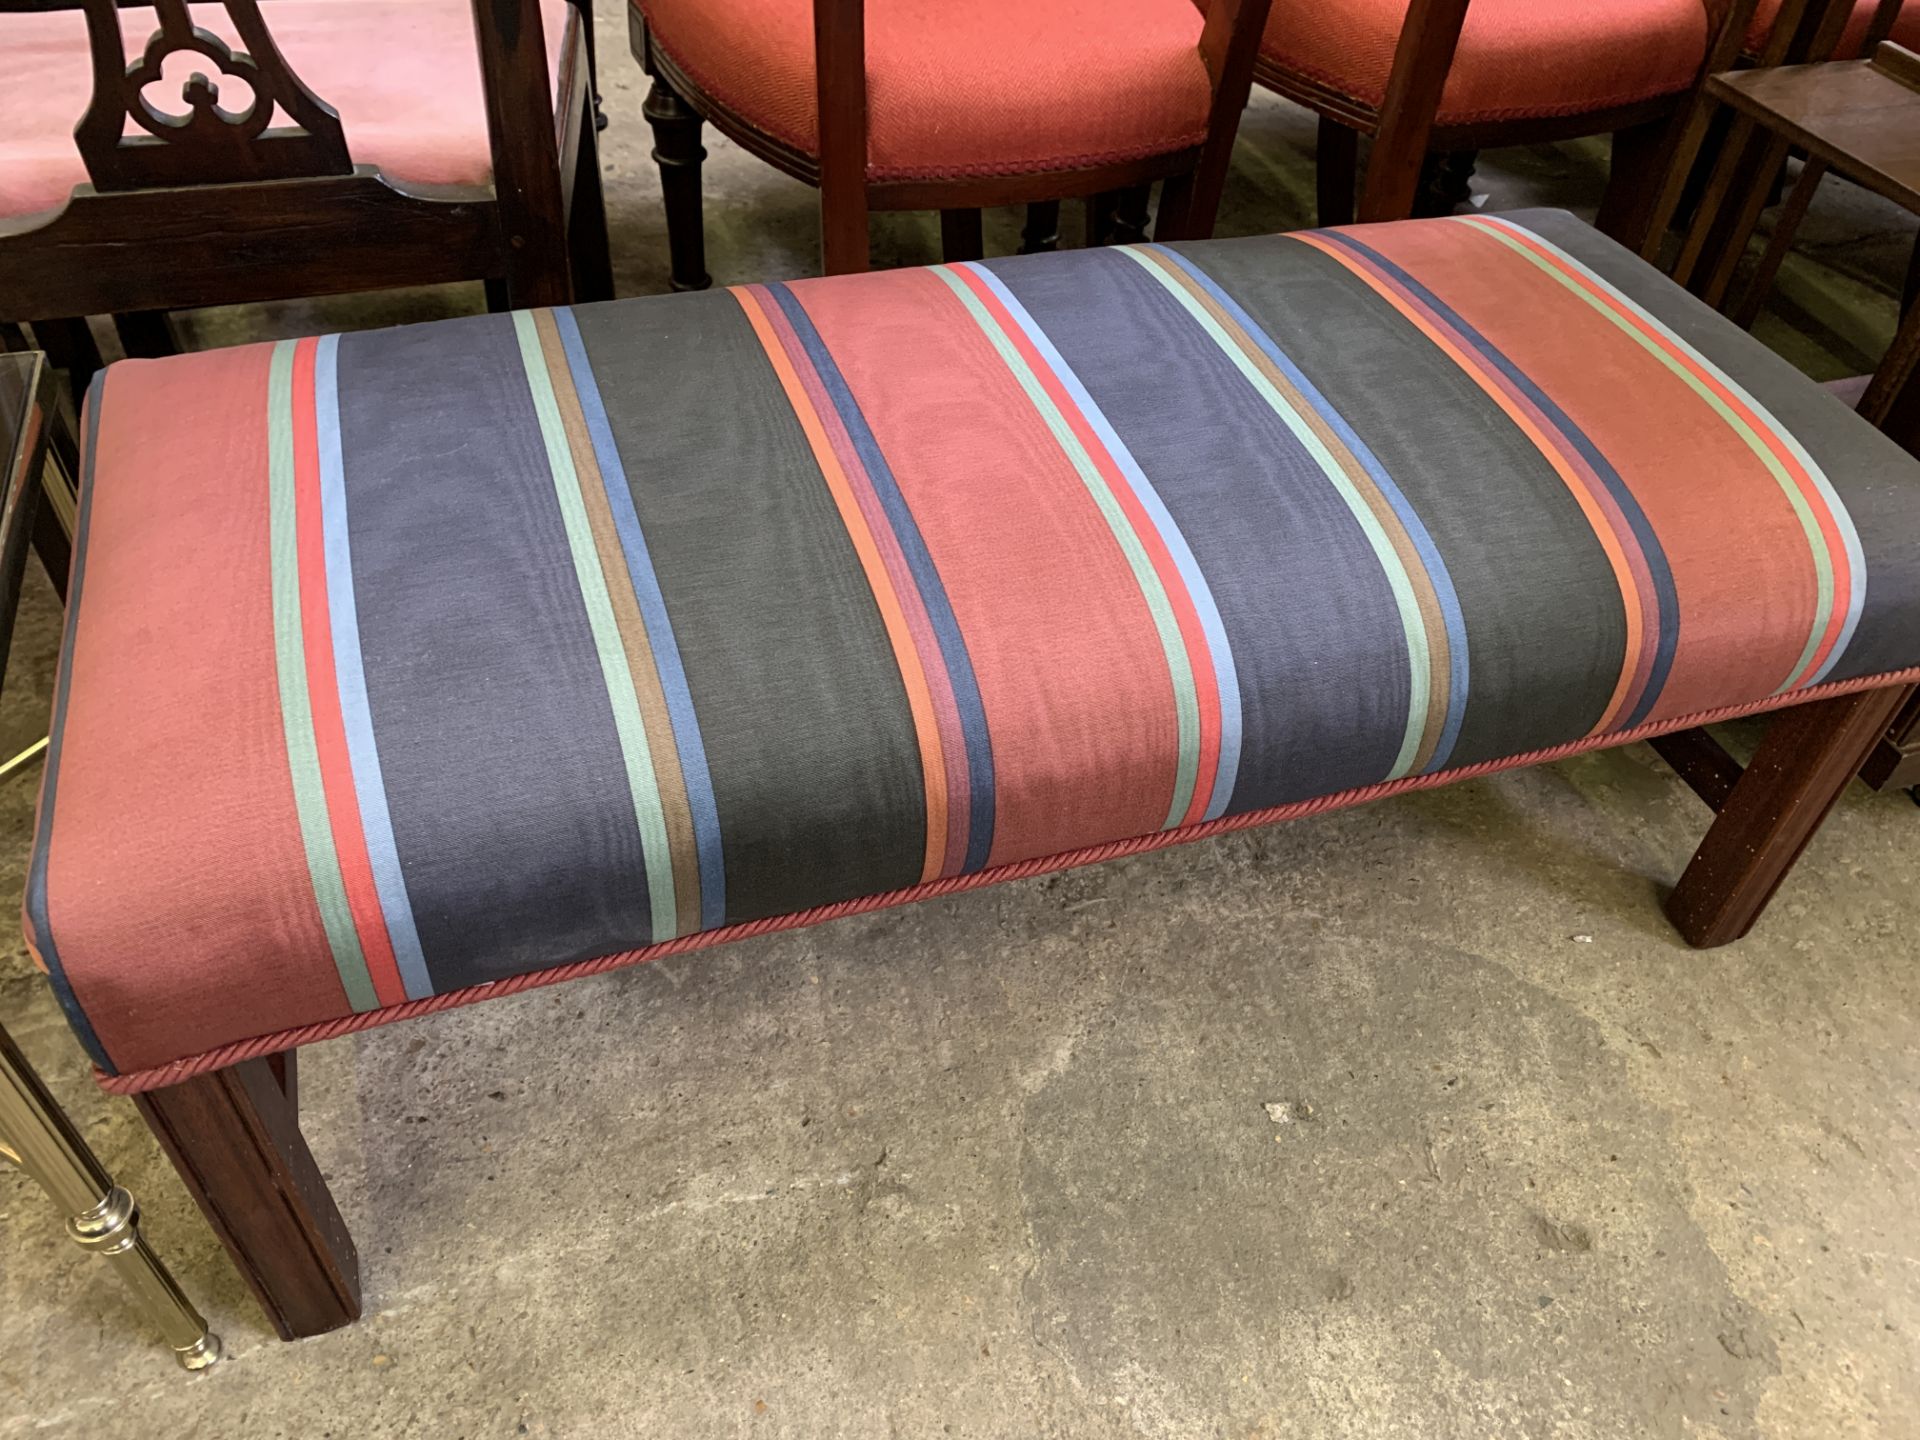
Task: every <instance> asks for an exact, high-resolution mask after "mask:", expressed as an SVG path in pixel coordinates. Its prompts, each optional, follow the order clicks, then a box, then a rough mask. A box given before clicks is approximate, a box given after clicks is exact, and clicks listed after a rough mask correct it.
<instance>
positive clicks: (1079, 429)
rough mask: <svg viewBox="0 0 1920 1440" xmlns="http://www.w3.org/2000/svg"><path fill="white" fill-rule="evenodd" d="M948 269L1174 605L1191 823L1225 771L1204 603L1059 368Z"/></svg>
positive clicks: (973, 280)
mask: <svg viewBox="0 0 1920 1440" xmlns="http://www.w3.org/2000/svg"><path fill="white" fill-rule="evenodd" d="M947 268H948V269H949V270H950V271H951V272H952V273H953V274H955V275H957V276H958V277H959V278H960V279H961V281H962V282H964V283H965V285H966V287H967V289H968V290H970V291H972V292H973V294H974V296H975V298H976V299H978V300H979V301H980V303H981V305H982V306H983V307H984V308H985V309H986V311H987V313H988V314H989V315H991V316H993V318H994V322H995V323H996V324H998V325H999V327H1000V329H1001V332H1002V333H1003V334H1005V335H1006V337H1007V338H1008V340H1010V341H1011V342H1012V343H1013V346H1014V349H1015V350H1017V351H1018V352H1019V354H1020V358H1021V359H1023V360H1025V361H1026V362H1027V366H1028V368H1029V369H1031V370H1032V371H1033V373H1034V375H1035V376H1036V377H1038V379H1039V381H1040V385H1041V388H1042V389H1043V390H1045V391H1046V392H1047V398H1048V399H1050V400H1052V401H1053V404H1054V408H1055V409H1057V410H1058V411H1059V412H1060V414H1061V415H1062V416H1063V417H1065V419H1066V422H1067V428H1068V429H1070V430H1071V431H1072V432H1073V435H1074V438H1075V439H1077V440H1078V441H1079V442H1080V445H1081V448H1082V449H1084V450H1085V451H1086V452H1087V454H1088V456H1089V457H1090V458H1091V459H1092V460H1093V465H1094V469H1096V470H1097V471H1099V472H1100V479H1101V480H1102V482H1103V483H1105V485H1106V487H1107V491H1108V493H1109V494H1111V495H1112V496H1113V498H1114V499H1115V500H1116V501H1118V502H1119V505H1120V509H1121V512H1122V513H1123V514H1125V516H1126V517H1127V524H1128V525H1130V526H1131V527H1132V528H1133V533H1134V535H1135V536H1136V537H1137V538H1138V539H1139V541H1140V544H1141V547H1142V548H1143V549H1144V550H1145V551H1146V552H1147V559H1148V562H1149V563H1150V564H1151V565H1152V566H1153V573H1154V574H1155V575H1157V576H1159V578H1160V587H1161V589H1162V590H1164V591H1165V592H1166V596H1167V599H1168V601H1169V602H1171V604H1172V607H1173V615H1174V622H1175V624H1176V625H1177V626H1178V627H1179V630H1180V643H1181V646H1182V648H1183V649H1185V651H1186V654H1187V664H1188V666H1189V667H1190V669H1191V670H1192V672H1193V684H1194V691H1195V695H1196V698H1197V700H1198V702H1199V711H1200V766H1199V771H1198V774H1197V776H1196V778H1195V781H1194V787H1193V798H1192V799H1191V800H1190V801H1189V802H1188V804H1187V808H1186V810H1185V811H1184V812H1183V813H1182V815H1181V823H1182V824H1191V823H1193V822H1194V821H1196V820H1198V819H1200V817H1201V816H1203V815H1205V814H1206V813H1207V803H1208V801H1209V800H1210V799H1211V798H1212V796H1213V782H1214V778H1215V776H1217V775H1218V774H1219V772H1220V681H1219V678H1218V677H1217V676H1216V675H1215V674H1214V669H1213V651H1212V649H1211V648H1210V647H1209V646H1208V644H1207V632H1206V629H1205V627H1204V626H1202V625H1201V623H1200V611H1199V607H1197V606H1196V605H1195V604H1194V603H1193V596H1192V595H1191V594H1189V593H1188V591H1187V585H1186V581H1185V580H1184V579H1183V578H1182V577H1181V574H1180V567H1179V566H1178V565H1176V564H1174V560H1173V554H1172V552H1171V551H1169V550H1168V549H1167V542H1166V538H1165V537H1164V536H1162V535H1161V533H1160V528H1159V526H1157V525H1155V524H1154V522H1153V517H1152V516H1151V515H1149V514H1147V511H1146V508H1145V507H1144V506H1143V505H1141V503H1140V497H1139V496H1137V495H1136V494H1134V491H1133V486H1132V485H1131V484H1129V483H1128V481H1127V477H1126V476H1125V475H1123V474H1121V473H1120V467H1119V465H1117V464H1116V463H1115V462H1114V458H1113V456H1112V454H1110V453H1109V452H1108V450H1107V447H1106V444H1105V443H1104V442H1103V441H1102V440H1101V439H1100V437H1099V435H1098V434H1096V433H1095V431H1094V428H1093V426H1092V425H1091V424H1090V423H1088V420H1087V417H1086V416H1085V415H1084V414H1083V413H1081V410H1080V406H1079V403H1078V402H1077V401H1076V400H1075V399H1074V398H1073V396H1072V395H1071V394H1069V393H1068V392H1067V387H1066V386H1065V385H1063V384H1062V383H1061V382H1060V377H1059V376H1058V375H1057V374H1055V373H1054V370H1053V367H1052V366H1051V365H1050V364H1048V363H1047V360H1046V357H1044V356H1043V355H1041V353H1040V351H1039V350H1038V349H1037V348H1036V347H1035V346H1034V343H1033V341H1032V340H1030V339H1029V338H1028V337H1027V333H1026V331H1025V329H1024V328H1023V327H1022V326H1021V325H1020V323H1019V322H1018V321H1017V320H1015V319H1014V318H1013V316H1012V315H1010V314H1009V313H1008V312H1007V307H1006V305H1005V304H1004V303H1002V301H1001V299H1000V297H999V296H998V295H996V294H995V293H994V292H993V290H992V288H991V287H989V286H988V285H987V284H986V283H985V282H984V281H982V280H981V279H980V277H979V276H978V275H976V274H975V273H974V272H973V270H972V269H971V268H970V267H968V266H965V265H953V266H949V267H947Z"/></svg>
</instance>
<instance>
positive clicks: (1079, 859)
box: [94, 665, 1920, 1095]
mask: <svg viewBox="0 0 1920 1440" xmlns="http://www.w3.org/2000/svg"><path fill="white" fill-rule="evenodd" d="M1917 681H1920V665H1916V666H1912V667H1910V668H1908V669H1905V670H1892V671H1888V672H1886V673H1885V674H1881V675H1869V676H1866V677H1864V678H1861V679H1856V680H1836V681H1830V682H1828V683H1827V684H1824V685H1814V686H1810V687H1808V688H1807V689H1805V690H1800V691H1796V692H1795V693H1794V695H1793V697H1792V698H1791V699H1789V700H1785V701H1782V700H1780V699H1779V698H1778V697H1775V696H1769V697H1768V698H1767V699H1765V700H1755V701H1750V702H1748V703H1747V704H1744V705H1723V706H1721V707H1720V708H1719V709H1716V710H1700V711H1696V712H1695V713H1694V714H1691V715H1682V716H1680V717H1678V718H1676V719H1672V720H1650V721H1647V722H1645V723H1644V724H1640V725H1636V726H1634V727H1633V728H1632V729H1629V730H1618V731H1614V732H1611V733H1609V734H1606V735H1599V736H1588V737H1586V738H1585V739H1581V740H1570V741H1568V742H1566V743H1565V744H1562V745H1550V746H1547V747H1546V748H1545V749H1542V750H1529V751H1527V752H1525V753H1524V754H1520V755H1512V756H1508V757H1507V758H1506V759H1504V760H1482V761H1480V762H1479V763H1477V764H1474V765H1462V766H1460V767H1458V768H1457V769H1451V770H1438V771H1434V772H1433V773H1431V774H1426V775H1409V776H1406V777H1404V778H1403V779H1399V780H1386V781H1381V782H1379V783H1377V784H1373V785H1362V786H1359V787H1357V788H1355V789H1351V790H1341V791H1337V792H1335V793H1334V794H1331V795H1322V796H1319V797H1318V798H1316V799H1312V800H1296V801H1294V802H1292V803H1291V804H1287V805H1273V806H1269V807H1268V808H1267V809H1265V810H1249V811H1247V812H1245V813H1244V814H1240V815H1223V816H1221V817H1220V818H1219V819H1217V820H1206V821H1202V822H1200V823H1199V824H1196V825H1182V826H1179V827H1178V828H1176V829H1172V830H1160V831H1156V832H1155V833H1153V834H1151V835H1138V836H1135V837H1134V838H1133V839H1131V840H1109V841H1108V842H1107V843H1106V844H1104V845H1089V846H1086V847H1085V848H1083V849H1079V850H1065V851H1062V852H1061V853H1060V854H1058V855H1043V856H1039V857H1038V858H1036V859H1032V860H1020V861H1016V862H1014V863H1013V864H1011V865H998V866H995V867H994V868H992V869H990V870H977V871H974V872H973V873H972V874H969V875H952V876H948V877H946V878H944V879H940V880H928V881H925V882H923V883H921V884H918V885H909V886H907V887H906V888H905V889H902V890H888V891H885V892H883V893H881V894H878V895H865V896H861V897H860V898H859V899H855V900H840V901H836V902H835V903H833V904H831V905H816V906H814V907H813V908H812V909H811V910H798V911H795V912H794V913H793V914H791V915H770V916H768V917H766V918H765V919H762V920H747V921H743V922H742V923H740V924H738V925H725V926H722V927H721V928H720V929H718V930H703V931H699V932H697V933H695V934H692V935H682V936H680V937H678V938H677V939H673V940H666V941H663V942H661V943H660V944H658V945H647V946H643V947H642V948H640V949H638V950H622V951H619V952H617V953H616V954H612V955H602V956H600V957H598V958H597V959H593V960H576V961H574V962H572V963H571V964H568V965H556V966H554V967H553V968H552V969H550V970H536V971H533V972H532V973H530V974H526V975H515V976H511V977H509V978H508V979H505V980H492V981H489V982H487V983H486V984H484V985H471V986H468V987H466V988H464V989H460V990H449V991H447V992H446V993H445V994H444V995H428V996H425V997H423V998H421V999H419V1000H408V1001H405V1002H403V1003H402V1004H399V1005H389V1006H386V1007H384V1008H382V1009H379V1010H366V1011H363V1012H361V1013H360V1014H358V1015H343V1016H340V1017H339V1018H338V1019H334V1020H321V1021H317V1022H315V1023H314V1024H311V1025H297V1026H295V1027H293V1028H292V1029H288V1030H276V1031H274V1032H273V1033H272V1034H269V1035H256V1036H254V1037H253V1038H252V1039H250V1040H236V1041H233V1042H232V1043H231V1044H227V1045H219V1046H215V1047H214V1048H213V1049H211V1050H205V1051H202V1052H201V1053H200V1054H198V1055H189V1056H186V1057H185V1058H183V1059H180V1060H170V1061H168V1062H167V1063H166V1064H164V1065H155V1066H153V1067H151V1068H149V1069H146V1070H128V1071H126V1072H124V1073H122V1074H118V1075H108V1074H105V1073H103V1072H101V1071H100V1070H97V1069H96V1070H95V1071H94V1078H95V1079H96V1080H98V1081H99V1083H100V1087H101V1088H102V1089H103V1090H106V1091H107V1092H108V1093H109V1094H113V1095H134V1094H138V1093H139V1092H140V1091H142V1090H157V1089H159V1088H161V1087H163V1086H167V1085H177V1084H179V1083H180V1082H181V1081H182V1080H190V1079H192V1078H193V1077H194V1076H196V1075H204V1074H206V1073H207V1072H208V1071H211V1070H222V1069H225V1068H226V1067H227V1066H229V1065H237V1064H239V1063H240V1062H241V1061H243V1060H257V1059H258V1058H259V1057H261V1056H262V1055H274V1054H278V1053H279V1052H280V1051H282V1050H291V1049H294V1048H295V1047H297V1046H300V1045H312V1044H315V1043H317V1042H319V1041H321V1040H333V1039H336V1038H338V1037H339V1036H342V1035H353V1034H357V1033H358V1032H359V1031H362V1030H371V1029H373V1028H374V1027H375V1026H378V1025H391V1024H393V1023H394V1022H395V1021H397V1020H411V1019H414V1018H415V1017H416V1016H420V1015H434V1014H438V1013H439V1012H440V1011H442V1010H452V1009H456V1008H457V1007H459V1006H462V1005H472V1004H475V1003H477V1002H478V1001H481V1000H493V999H497V998H499V997H500V996H503V995H517V994H519V993H520V992H521V991H523V990H533V989H538V988H539V987H540V986H543V985H558V984H560V983H561V982H563V981H567V980H577V979H579V978H581V977H582V976H586V975H599V974H601V973H603V972H604V971H608V970H619V969H622V968H624V967H626V966H628V965H639V964H643V963H644V962H646V961H648V960H661V959H665V958H666V957H667V956H669V955H682V954H685V953H687V952H688V951H691V950H704V949H706V948H707V947H708V946H710V945H724V944H726V943H727V942H729V941H732V940H749V939H752V938H753V937H754V936H756V935H772V934H776V933H778V932H779V931H782V930H798V929H801V928H803V927H805V926H808V925H819V924H821V923H823V922H825V921H828V920H839V919H841V918H843V917H845V916H848V915H864V914H866V913H867V912H868V911H871V910H884V909H887V908H889V907H891V906H894V905H904V904H907V903H908V902H909V901H913V900H931V899H934V898H936V897H938V896H942V895H958V894H960V893H961V892H963V891H967V890H978V889H981V888H982V887H984V886H987V885H996V884H999V883H1000V882H1002V881H1005V880H1026V879H1030V878H1031V877H1033V876H1035V875H1048V874H1051V873H1052V872H1054V871H1056V870H1070V869H1074V868H1076V867H1078V866H1081V865H1097V864H1100V863H1101V862H1102V861H1106V860H1118V859H1121V858H1122V857H1124V856H1128V855H1140V854H1144V853H1145V852H1147V851H1149V850H1163V849H1165V848H1167V847H1168V846H1171V845H1182V844H1185V843H1186V842H1188V841H1190V840H1204V839H1206V838H1208V837H1209V836H1212V835H1227V834H1231V833H1232V832H1234V831H1236V830H1252V829H1254V828H1256V827H1258V826H1261V825H1271V824H1275V823H1277V822H1278V821H1281V820H1297V819H1301V818H1303V817H1305V816H1308V815H1319V814H1323V813H1325V812H1326V811H1329V810H1344V809H1347V808H1349V807H1350V806H1354V805H1361V804H1364V803H1366V802H1367V801H1369V800H1379V799H1384V798H1385V797H1387V796H1389V795H1401V794H1405V793H1406V792H1408V791H1411V790H1432V789H1435V788H1437V787H1438V786H1441V785H1449V784H1452V783H1453V782H1454V781H1456V780H1471V779H1474V778H1475V777H1477V776H1481V775H1493V774H1497V773H1499V772H1500V771H1503V770H1519V769H1523V768H1525V767H1526V766H1529V765H1541V764H1545V763H1547V762H1548V761H1552V760H1563V759H1565V758H1567V757H1568V756H1570V755H1580V754H1584V753H1586V752H1587V751H1590V750H1606V749H1611V748H1613V747H1615V746H1619V745H1629V744H1632V743H1633V742H1634V741H1636V740H1646V739H1650V738H1652V737H1653V736H1656V735H1668V734H1671V733H1673V732H1674V731H1676V730H1691V729H1693V728H1694V727H1695V726H1699V725H1712V724H1716V723H1718V722H1720V721H1722V720H1737V719H1739V718H1740V717H1742V716H1745V715H1758V714H1761V713H1764V712H1766V711H1769V710H1783V709H1788V708H1790V707H1791V706H1794V705H1800V704H1806V703H1809V702H1811V701H1814V700H1827V699H1832V698H1834V697H1836V696H1840V695H1851V694H1856V693H1858V692H1860V691H1862V690H1877V689H1879V688H1881V687H1882V686H1886V687H1892V686H1895V685H1909V684H1913V683H1915V682H1917Z"/></svg>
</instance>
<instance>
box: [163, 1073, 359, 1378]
mask: <svg viewBox="0 0 1920 1440" xmlns="http://www.w3.org/2000/svg"><path fill="white" fill-rule="evenodd" d="M276 1061H278V1067H279V1068H278V1070H276ZM134 1103H135V1104H137V1105H138V1106H139V1107H140V1113H141V1114H142V1115H144V1116H145V1117H146V1121H147V1124H148V1125H149V1126H151V1127H152V1129H153V1133H154V1134H155V1135H156V1136H158V1137H159V1140H160V1144H161V1147H162V1148H163V1149H165V1150H166V1152H167V1155H168V1158H170V1159H171V1160H172V1161H173V1164H174V1168H175V1169H177V1170H178V1171H179V1172H180V1178H181V1179H182V1180H184V1181H185V1182H186V1185H187V1189H188V1190H189V1191H190V1192H191V1193H192V1195H193V1198H194V1199H195V1200H196V1201H197V1202H198V1203H199V1206H200V1209H201V1212H202V1213H203V1214H204V1215H205V1216H206V1217H207V1221H208V1223H209V1224H211V1225H212V1226H213V1229H214V1233H215V1234H217V1235H219V1237H220V1240H221V1242H222V1243H223V1244H224V1245H225V1246H226V1247H227V1253H228V1254H229V1255H231V1256H232V1257H233V1263H234V1264H235V1265H236V1266H237V1267H238V1268H239V1271H240V1274H241V1276H242V1277H243V1278H244V1279H245V1280H246V1282H247V1285H248V1286H249V1287H250V1288H251V1289H252V1291H253V1293H254V1296H255V1298H256V1299H258V1300H259V1302H260V1305H261V1308H262V1309H264V1310H265V1311H266V1312H267V1318H268V1319H269V1320H271V1321H272V1322H273V1325H274V1328H275V1329H276V1330H278V1331H279V1332H280V1338H281V1339H283V1340H296V1339H299V1338H300V1337H302V1336H305V1335H318V1334H321V1333H322V1332H323V1331H327V1330H334V1329H338V1328H339V1327H340V1326H342V1325H345V1324H348V1323H350V1322H351V1321H354V1320H357V1319H358V1318H359V1317H360V1259H359V1256H358V1255H357V1254H356V1253H355V1251H354V1248H353V1240H352V1238H351V1237H350V1236H349V1235H348V1234H347V1227H346V1222H345V1221H343V1220H342V1219H341V1218H340V1211H339V1209H338V1208H337V1207H336V1206H335V1205H334V1203H333V1196H332V1195H331V1194H329V1193H328V1191H327V1182H326V1180H325V1179H324V1178H323V1177H322V1176H321V1174H320V1167H319V1166H318V1165H317V1164H316V1163H315V1162H314V1158H313V1154H312V1152H311V1151H309V1150H308V1149H307V1142H306V1141H305V1140H304V1139H303V1138H302V1137H301V1134H300V1127H299V1115H298V1110H297V1106H296V1089H295V1085H294V1069H293V1057H292V1056H291V1055H288V1056H286V1057H285V1058H284V1059H281V1058H280V1057H272V1058H270V1059H261V1060H245V1061H242V1062H241V1063H240V1064H238V1065H229V1066H228V1067H227V1068H226V1069H224V1070H215V1071H214V1072H213V1073H211V1074H209V1075H199V1076H196V1077H194V1078H193V1079H191V1080H185V1081H182V1082H181V1083H180V1084H178V1085H169V1086H167V1087H166V1088H165V1089H161V1090H149V1091H147V1092H146V1093H145V1094H142V1095H136V1096H134Z"/></svg>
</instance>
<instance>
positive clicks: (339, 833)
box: [293, 340, 407, 1005]
mask: <svg viewBox="0 0 1920 1440" xmlns="http://www.w3.org/2000/svg"><path fill="white" fill-rule="evenodd" d="M319 347H320V342H319V341H318V340H301V341H299V342H298V343H297V344H296V345H295V346H294V350H293V496H294V533H295V535H296V536H297V537H298V541H297V543H298V549H299V559H300V639H301V645H302V647H303V649H304V651H305V654H306V661H307V699H308V705H309V707H310V708H311V710H312V712H313V740H314V748H315V750H316V751H317V752H318V754H319V758H320V785H321V789H322V791H323V792H324V793H325V795H326V797H327V821H328V824H329V826H330V827H331V828H332V830H333V848H334V853H335V855H336V856H337V857H338V859H339V862H340V879H341V882H342V883H343V884H344V886H345V887H346V892H347V909H348V910H349V911H350V912H351V913H352V915H353V928H354V930H355V932H356V933H357V934H358V935H359V937H360V951H361V954H362V956H363V957H364V958H365V960H366V962H367V974H368V976H369V977H370V978H371V979H372V980H373V993H374V994H375V995H376V996H377V997H378V998H379V1001H380V1003H381V1004H382V1005H397V1004H399V1003H400V1002H401V1001H402V1000H405V999H406V998H407V987H406V985H405V983H404V982H403V981H402V980H401V979H400V965H399V962H398V961H396V960H395V959H394V955H393V942H392V941H391V940H390V939H389V938H388V936H387V920H386V914H385V912H384V911H382V910H381V908H380V892H379V891H378V890H377V889H376V888H375V886H374V881H373V861H372V859H371V857H369V855H368V854H367V837H366V832H365V830H364V829H362V827H361V822H360V798H359V795H358V793H357V792H356V791H355V790H354V786H353V762H352V760H351V759H350V758H349V756H348V752H347V730H346V721H345V719H344V717H343V716H342V715H341V712H340V683H339V679H338V677H337V676H336V675H335V673H334V668H333V616H332V612H331V611H330V609H329V608H328V602H327V551H326V532H325V529H324V527H323V525H322V522H321V517H320V430H319V422H318V419H317V418H316V415H315V412H314V395H313V364H314V356H315V355H316V354H317V353H318V351H319Z"/></svg>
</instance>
